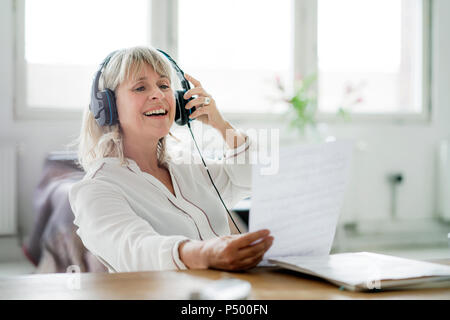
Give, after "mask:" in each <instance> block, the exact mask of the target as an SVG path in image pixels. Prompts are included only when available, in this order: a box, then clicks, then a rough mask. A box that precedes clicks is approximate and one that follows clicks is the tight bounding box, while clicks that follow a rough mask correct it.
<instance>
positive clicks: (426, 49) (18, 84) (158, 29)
mask: <svg viewBox="0 0 450 320" xmlns="http://www.w3.org/2000/svg"><path fill="white" fill-rule="evenodd" d="M422 1H423V8H424V11H423V22H424V26H423V61H424V63H423V77H424V79H423V108H422V112H421V113H420V114H353V115H352V121H351V123H355V122H356V123H361V122H371V123H377V122H389V123H398V124H403V123H411V122H419V123H429V122H430V121H431V111H432V98H431V70H432V68H431V57H432V55H431V38H432V37H431V36H432V34H431V32H432V27H431V24H432V0H422ZM293 2H294V10H293V11H292V18H293V19H292V20H293V22H294V30H293V42H294V46H293V47H294V52H293V59H294V61H293V66H294V72H293V73H292V74H293V75H295V74H313V73H315V74H317V0H293ZM150 7H151V8H150V10H151V17H152V19H151V21H152V25H151V29H152V30H151V44H152V45H153V46H154V47H159V48H165V49H166V50H167V51H168V52H170V53H171V55H172V56H173V57H174V58H175V59H177V58H178V54H177V53H178V0H153V1H152V5H151V6H150ZM13 14H14V17H15V29H14V30H15V35H14V41H15V54H14V57H15V79H14V115H15V119H16V120H72V119H74V120H75V119H76V120H80V119H81V116H82V110H81V109H64V110H61V109H56V108H50V107H49V108H39V112H36V109H35V108H30V107H28V106H27V105H26V97H25V96H24V95H23V92H24V90H25V92H26V88H25V89H24V86H25V85H26V70H25V68H26V61H25V0H13ZM291 81H294V79H291ZM19 88H20V91H21V92H22V94H20V93H19V92H18V90H19ZM313 90H315V91H316V92H317V86H316V87H313ZM225 116H226V117H227V118H228V119H230V120H232V121H237V122H241V121H252V122H264V121H270V122H272V123H273V122H282V121H283V120H282V119H283V116H282V115H269V114H267V113H226V112H225ZM317 120H318V121H325V122H328V123H334V122H337V121H339V120H340V119H339V118H338V117H337V116H336V115H334V114H329V113H321V112H319V113H318V114H317Z"/></svg>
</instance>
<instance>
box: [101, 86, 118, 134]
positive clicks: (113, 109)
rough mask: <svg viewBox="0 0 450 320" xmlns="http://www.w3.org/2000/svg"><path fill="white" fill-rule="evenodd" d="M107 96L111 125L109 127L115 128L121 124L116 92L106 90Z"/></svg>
mask: <svg viewBox="0 0 450 320" xmlns="http://www.w3.org/2000/svg"><path fill="white" fill-rule="evenodd" d="M103 92H104V93H105V95H106V99H107V100H108V108H106V109H109V110H108V113H109V118H108V119H109V123H108V125H110V126H113V125H115V124H117V123H119V114H118V112H117V105H116V95H115V93H114V91H112V90H110V89H105V90H104V91H103Z"/></svg>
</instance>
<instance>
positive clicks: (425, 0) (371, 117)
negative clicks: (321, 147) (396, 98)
mask: <svg viewBox="0 0 450 320" xmlns="http://www.w3.org/2000/svg"><path fill="white" fill-rule="evenodd" d="M296 3H297V4H300V6H299V8H298V10H300V11H299V12H298V14H301V12H302V11H303V10H304V12H305V13H307V14H308V16H309V17H310V20H313V19H314V21H305V22H304V23H301V22H299V23H300V25H296V30H298V28H300V30H302V29H307V28H310V29H315V30H313V31H311V33H314V34H316V36H315V37H313V38H307V37H305V38H304V41H305V42H304V43H306V45H304V46H303V49H304V50H306V51H311V52H304V51H301V50H298V52H297V51H296V60H297V59H298V60H302V59H303V60H304V62H303V63H304V64H305V65H306V66H308V62H309V63H311V65H314V66H315V69H314V70H307V69H306V68H301V67H300V69H299V70H298V71H299V72H300V74H311V73H305V72H304V71H307V72H314V73H315V74H317V72H318V70H317V14H318V13H317V1H316V0H296ZM422 5H423V12H422V18H423V28H422V75H423V79H422V80H423V81H422V110H421V112H420V113H418V114H413V113H395V114H391V113H380V114H370V113H367V114H365V113H361V114H358V113H355V114H352V115H351V119H352V120H351V123H374V124H377V123H393V124H399V125H403V124H429V123H430V122H431V113H432V94H431V93H432V87H431V85H432V83H431V81H432V42H431V39H432V7H433V0H422ZM302 6H304V8H303V7H302ZM308 11H309V13H308ZM311 17H313V18H311ZM300 20H301V19H300ZM313 52H314V54H313ZM308 54H309V55H312V56H313V57H315V58H316V60H314V61H313V60H312V59H308ZM304 57H306V59H305V58H304ZM296 71H297V70H296ZM315 91H316V92H317V87H316V88H315ZM317 119H318V121H323V122H327V123H338V122H341V123H342V119H340V118H339V117H338V116H337V115H336V114H331V113H324V112H320V111H319V112H318V114H317Z"/></svg>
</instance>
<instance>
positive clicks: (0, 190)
mask: <svg viewBox="0 0 450 320" xmlns="http://www.w3.org/2000/svg"><path fill="white" fill-rule="evenodd" d="M15 234H17V153H16V147H15V146H11V145H0V235H15Z"/></svg>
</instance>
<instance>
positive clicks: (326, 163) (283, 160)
mask: <svg viewBox="0 0 450 320" xmlns="http://www.w3.org/2000/svg"><path fill="white" fill-rule="evenodd" d="M352 150H353V143H351V142H350V141H335V142H329V143H323V144H315V145H302V146H295V147H289V148H284V149H280V165H279V171H278V173H277V174H273V175H262V174H261V170H260V167H259V166H254V169H253V170H254V171H253V177H252V180H253V182H252V184H253V189H252V206H251V209H250V216H249V230H250V231H256V230H260V229H269V230H270V231H271V234H272V235H273V236H274V238H275V240H274V242H273V245H272V247H271V248H270V249H269V251H268V252H267V253H266V254H265V258H266V259H268V258H273V257H283V256H293V255H328V254H329V253H330V250H331V245H332V243H333V239H334V234H335V231H336V225H337V221H338V218H339V211H340V209H341V206H342V204H343V199H344V191H345V188H346V185H347V182H348V179H349V167H350V161H351V155H352Z"/></svg>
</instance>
